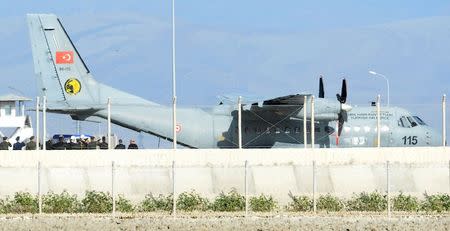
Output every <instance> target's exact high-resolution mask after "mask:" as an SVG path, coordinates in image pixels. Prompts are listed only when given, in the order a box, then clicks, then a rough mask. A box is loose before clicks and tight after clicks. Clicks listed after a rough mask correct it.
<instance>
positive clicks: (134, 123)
mask: <svg viewBox="0 0 450 231" xmlns="http://www.w3.org/2000/svg"><path fill="white" fill-rule="evenodd" d="M97 114H98V115H99V116H101V117H106V111H100V112H99V113H97ZM111 120H112V121H113V123H116V124H118V125H122V126H125V127H128V128H131V129H133V130H136V131H144V132H148V133H151V134H154V135H157V136H160V137H164V138H168V139H170V140H171V139H172V137H173V123H172V109H171V108H169V107H164V106H147V107H135V108H130V106H128V107H126V108H120V107H114V105H113V106H112V112H111ZM212 124H213V119H212V116H211V115H210V114H209V113H207V112H205V111H203V110H201V109H181V108H180V109H178V110H177V131H178V132H177V141H178V142H179V143H181V144H184V145H187V146H189V147H194V148H214V147H215V144H214V142H213V140H214V139H213V132H212V131H213V130H212V126H211V125H212Z"/></svg>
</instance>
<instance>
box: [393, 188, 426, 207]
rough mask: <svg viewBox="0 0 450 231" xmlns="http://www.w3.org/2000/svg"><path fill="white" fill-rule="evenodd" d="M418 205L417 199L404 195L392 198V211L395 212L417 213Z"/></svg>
mask: <svg viewBox="0 0 450 231" xmlns="http://www.w3.org/2000/svg"><path fill="white" fill-rule="evenodd" d="M419 208H420V203H419V200H418V199H417V197H413V196H410V195H404V194H403V193H402V192H400V194H399V195H397V196H395V197H394V198H392V209H393V210H395V211H410V212H412V211H419Z"/></svg>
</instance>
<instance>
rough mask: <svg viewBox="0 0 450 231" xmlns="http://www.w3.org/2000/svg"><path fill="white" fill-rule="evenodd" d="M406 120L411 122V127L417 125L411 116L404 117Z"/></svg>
mask: <svg viewBox="0 0 450 231" xmlns="http://www.w3.org/2000/svg"><path fill="white" fill-rule="evenodd" d="M406 118H407V119H408V121H409V122H410V123H411V127H415V126H417V122H416V121H414V119H413V118H412V117H411V116H408V117H406Z"/></svg>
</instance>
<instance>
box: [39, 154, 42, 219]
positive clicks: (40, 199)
mask: <svg viewBox="0 0 450 231" xmlns="http://www.w3.org/2000/svg"><path fill="white" fill-rule="evenodd" d="M41 170H42V168H41V161H39V162H38V203H39V204H38V206H39V214H42V192H41Z"/></svg>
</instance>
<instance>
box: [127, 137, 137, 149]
mask: <svg viewBox="0 0 450 231" xmlns="http://www.w3.org/2000/svg"><path fill="white" fill-rule="evenodd" d="M128 149H138V146H137V144H136V142H135V141H134V140H133V139H131V140H130V144H129V145H128Z"/></svg>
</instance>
